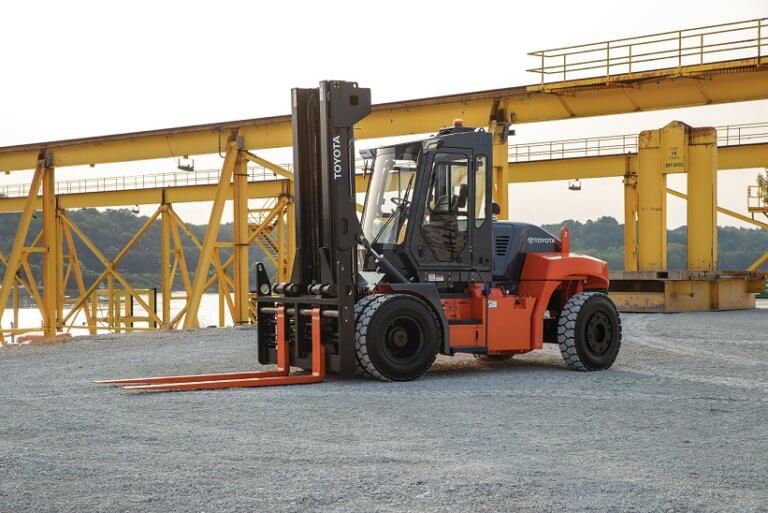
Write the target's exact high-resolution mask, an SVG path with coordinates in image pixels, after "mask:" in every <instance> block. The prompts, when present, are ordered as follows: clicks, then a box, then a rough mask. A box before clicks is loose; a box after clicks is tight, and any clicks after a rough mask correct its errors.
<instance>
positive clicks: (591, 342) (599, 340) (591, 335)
mask: <svg viewBox="0 0 768 513" xmlns="http://www.w3.org/2000/svg"><path fill="white" fill-rule="evenodd" d="M586 331H587V332H586V335H587V346H588V347H589V350H590V351H592V353H594V354H595V355H601V354H603V353H605V352H606V351H608V348H610V347H611V342H612V340H613V325H612V324H611V320H610V318H608V316H607V315H606V314H605V313H603V312H595V313H594V314H593V315H592V317H590V318H589V321H588V322H587V329H586Z"/></svg>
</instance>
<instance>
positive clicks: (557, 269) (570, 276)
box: [520, 253, 608, 289]
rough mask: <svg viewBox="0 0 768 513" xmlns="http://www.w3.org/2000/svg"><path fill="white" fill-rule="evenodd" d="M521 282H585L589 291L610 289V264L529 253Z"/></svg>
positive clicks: (562, 255) (584, 257)
mask: <svg viewBox="0 0 768 513" xmlns="http://www.w3.org/2000/svg"><path fill="white" fill-rule="evenodd" d="M520 280H521V281H534V280H535V281H539V280H556V281H560V282H563V281H571V280H577V281H585V282H586V283H585V287H584V288H587V289H607V288H608V264H607V263H605V262H603V261H602V260H598V259H596V258H592V257H590V256H584V255H571V254H564V253H529V254H528V255H526V256H525V264H523V272H522V274H521V275H520Z"/></svg>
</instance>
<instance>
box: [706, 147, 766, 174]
mask: <svg viewBox="0 0 768 513" xmlns="http://www.w3.org/2000/svg"><path fill="white" fill-rule="evenodd" d="M717 161H718V166H717V167H718V168H719V169H748V168H751V167H768V144H767V143H763V144H744V145H741V146H721V147H719V148H718V149H717Z"/></svg>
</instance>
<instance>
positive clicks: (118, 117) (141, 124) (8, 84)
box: [0, 0, 768, 226]
mask: <svg viewBox="0 0 768 513" xmlns="http://www.w3.org/2000/svg"><path fill="white" fill-rule="evenodd" d="M765 16H768V1H766V0H729V1H727V2H723V1H722V0H720V1H711V0H710V1H693V0H685V1H670V0H665V1H659V0H644V1H643V2H639V3H638V2H634V3H633V2H617V1H598V0H580V1H575V0H572V1H562V0H558V1H555V0H550V1H549V2H546V3H538V2H513V1H509V0H507V1H502V2H495V1H485V2H451V1H447V0H443V1H414V0H411V1H408V2H404V1H400V0H389V1H386V2H375V3H374V2H362V1H357V2H355V1H346V2H332V1H327V2H297V1H287V2H269V3H266V2H253V1H249V2H239V1H229V2H215V3H214V2H194V1H186V2H183V1H160V0H154V1H152V2H148V1H141V0H138V1H133V2H120V3H116V2H104V1H100V2H86V1H75V0H73V1H68V2H61V1H58V2H40V1H38V2H35V1H26V2H11V1H9V0H7V1H4V2H3V3H2V4H0V56H1V58H0V66H2V68H0V69H2V72H0V146H7V145H13V144H22V143H30V142H38V141H44V140H52V139H63V138H71V137H80V136H92V135H102V134H109V133H117V132H127V131H134V130H146V129H153V128H163V127H171V126H178V125H187V124H194V123H207V122H215V121H224V120H230V119H242V118H251V117H259V116H265V115H272V114H284V113H288V112H289V111H290V101H289V100H290V89H291V88H292V87H296V86H302V87H310V86H314V85H316V84H317V82H318V81H319V80H321V79H326V78H333V79H344V80H355V81H358V82H359V83H360V84H361V85H362V86H364V87H371V88H372V89H373V97H374V101H375V102H383V101H390V100H400V99H410V98H417V97H422V96H432V95H438V94H444V93H455V92H464V91H473V90H479V89H489V88H496V87H507V86H516V85H523V84H527V83H531V82H534V81H535V80H536V77H535V76H533V75H531V74H528V73H526V72H525V69H526V68H529V67H531V66H532V65H535V64H536V63H535V62H531V60H530V59H531V58H529V57H527V56H526V53H527V52H528V51H532V50H538V49H542V48H552V47H557V46H568V45H575V44H580V43H588V42H594V41H600V40H607V39H615V38H621V37H628V36H636V35H642V34H647V33H654V32H662V31H667V30H677V29H685V28H692V27H696V26H702V25H709V24H716V23H724V22H731V21H741V20H747V19H753V18H759V17H765ZM673 119H678V120H681V121H684V122H687V123H689V124H691V125H694V126H711V125H725V124H741V123H749V122H766V121H768V102H766V101H762V102H751V103H744V104H734V105H725V106H709V107H700V108H694V109H682V110H676V111H664V112H652V113H638V114H631V115H624V116H610V117H602V118H590V119H580V120H568V121H561V122H557V123H540V124H532V125H521V126H517V127H516V129H517V136H516V137H515V139H514V141H513V142H517V143H522V142H531V141H540V140H552V139H563V138H577V137H593V136H601V135H614V134H624V133H637V132H639V131H640V130H644V129H652V128H659V127H661V126H663V125H665V124H666V123H668V122H669V121H671V120H673ZM449 122H450V120H446V123H449ZM436 128H437V127H436ZM363 145H365V143H363ZM289 155H290V153H288V152H284V151H283V152H277V153H273V154H272V155H271V156H272V158H274V159H275V160H277V161H281V162H284V161H286V160H287V158H289ZM217 160H218V157H213V158H208V159H206V161H205V162H204V163H203V162H199V163H198V166H197V167H198V169H200V168H201V167H207V166H206V165H205V164H210V166H215V165H216V164H217ZM174 170H175V164H174V162H172V161H168V160H164V161H154V162H149V163H148V162H139V163H128V164H122V165H119V166H112V165H109V166H107V165H104V166H96V167H95V168H87V167H86V168H65V169H61V170H60V171H59V173H58V179H59V180H67V179H75V178H82V177H96V176H113V175H117V174H123V173H125V174H130V175H133V174H140V173H142V172H170V171H174ZM757 171H758V170H751V171H732V172H724V173H720V187H719V194H720V204H721V206H725V207H728V208H732V209H734V210H738V211H745V205H746V186H747V185H749V184H752V183H753V182H754V179H755V175H756V173H757ZM27 176H28V173H23V172H20V173H14V174H12V175H11V176H2V177H0V184H8V183H19V182H23V181H24V180H26V179H27ZM682 180H684V177H677V176H676V177H671V178H670V180H669V183H670V184H671V185H672V186H674V187H678V188H680V189H683V188H684V181H682ZM510 195H511V196H510V197H511V202H512V204H513V210H512V216H513V218H516V219H525V220H528V221H532V222H537V223H549V222H557V221H560V220H562V219H566V218H575V219H579V220H586V219H594V218H596V217H599V216H601V215H612V216H614V217H616V218H618V219H619V220H621V218H622V216H623V210H622V208H623V207H622V202H623V195H622V187H621V181H620V179H605V180H592V181H584V182H583V189H582V191H580V192H578V193H576V192H571V191H568V190H567V187H566V184H564V183H549V184H531V185H515V186H512V187H511V188H510ZM143 210H146V209H143ZM179 210H180V212H181V214H182V217H184V218H185V219H186V220H188V221H190V222H195V223H200V222H206V220H207V216H206V214H205V210H206V209H204V208H200V205H194V206H192V205H189V206H182V207H181V208H180V209H179ZM668 217H669V225H670V226H678V225H680V224H684V223H685V206H684V203H682V202H681V201H677V200H674V199H672V198H670V200H669V216H668ZM720 221H721V224H734V223H733V222H732V221H730V220H729V219H728V218H721V220H720Z"/></svg>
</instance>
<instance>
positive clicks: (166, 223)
mask: <svg viewBox="0 0 768 513" xmlns="http://www.w3.org/2000/svg"><path fill="white" fill-rule="evenodd" d="M160 208H161V210H162V214H160V215H161V216H162V217H161V218H160V267H161V271H160V272H161V274H162V276H161V287H162V294H163V315H162V317H163V322H162V325H161V326H160V329H164V330H165V329H170V327H171V326H170V323H171V294H172V293H173V276H171V213H170V212H169V205H168V204H167V203H165V202H163V205H162V207H160Z"/></svg>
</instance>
